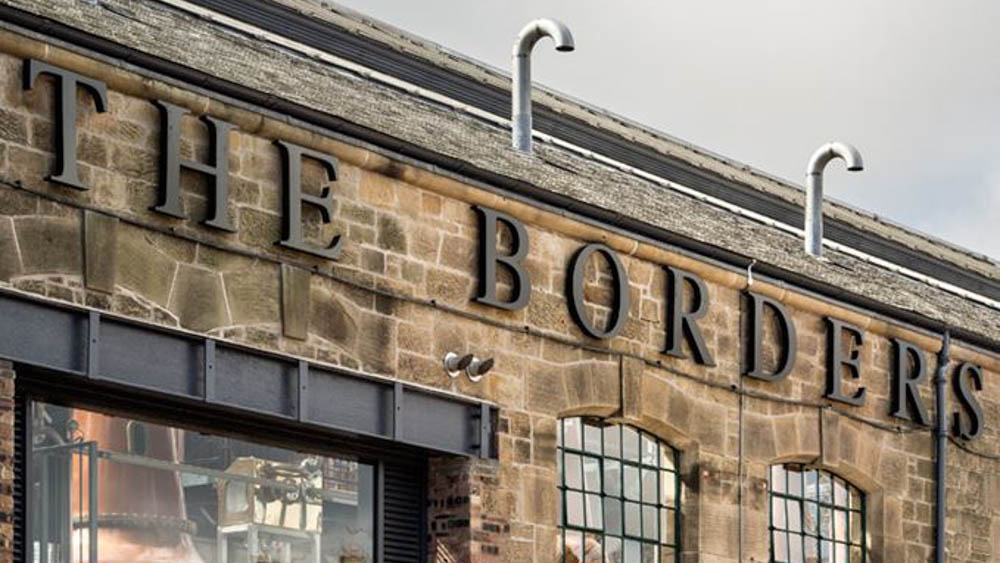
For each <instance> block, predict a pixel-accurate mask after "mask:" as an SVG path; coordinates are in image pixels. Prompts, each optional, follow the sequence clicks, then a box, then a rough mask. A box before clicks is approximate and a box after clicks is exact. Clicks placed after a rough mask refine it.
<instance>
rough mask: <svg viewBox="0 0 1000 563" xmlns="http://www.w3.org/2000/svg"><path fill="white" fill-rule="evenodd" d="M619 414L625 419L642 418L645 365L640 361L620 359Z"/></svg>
mask: <svg viewBox="0 0 1000 563" xmlns="http://www.w3.org/2000/svg"><path fill="white" fill-rule="evenodd" d="M621 362H622V374H621V375H622V382H621V383H622V385H621V412H622V416H624V417H625V418H631V419H633V420H637V419H639V418H640V417H642V388H643V387H642V379H643V371H645V368H646V366H645V363H644V362H643V361H642V360H639V359H636V358H630V357H622V359H621Z"/></svg>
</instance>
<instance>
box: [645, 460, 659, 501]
mask: <svg viewBox="0 0 1000 563" xmlns="http://www.w3.org/2000/svg"><path fill="white" fill-rule="evenodd" d="M657 473H659V472H658V471H657V470H655V469H646V468H643V470H642V502H648V503H649V504H656V503H657V501H658V500H659V499H658V498H657V496H658V495H657V492H658V490H659V487H658V486H657V482H656V474H657Z"/></svg>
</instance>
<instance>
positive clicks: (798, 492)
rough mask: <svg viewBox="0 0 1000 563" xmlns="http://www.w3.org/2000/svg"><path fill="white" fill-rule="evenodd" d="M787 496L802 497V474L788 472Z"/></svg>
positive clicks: (799, 472)
mask: <svg viewBox="0 0 1000 563" xmlns="http://www.w3.org/2000/svg"><path fill="white" fill-rule="evenodd" d="M788 494H789V495H791V496H793V497H801V496H802V472H801V471H791V470H789V471H788Z"/></svg>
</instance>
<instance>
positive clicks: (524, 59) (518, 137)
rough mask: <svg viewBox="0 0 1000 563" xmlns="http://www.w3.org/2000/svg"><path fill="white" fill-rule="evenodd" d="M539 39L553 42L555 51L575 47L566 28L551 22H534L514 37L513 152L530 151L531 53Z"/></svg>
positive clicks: (543, 20)
mask: <svg viewBox="0 0 1000 563" xmlns="http://www.w3.org/2000/svg"><path fill="white" fill-rule="evenodd" d="M543 37H551V38H552V39H553V40H554V41H555V42H556V51H572V50H573V49H575V48H576V45H575V44H574V43H573V35H572V34H571V33H570V32H569V28H568V27H566V25H565V24H563V23H561V22H558V21H555V20H548V19H541V20H534V21H533V22H531V23H529V24H528V25H526V26H524V29H522V30H521V33H519V34H518V36H517V41H516V42H515V43H514V52H513V56H512V59H513V61H512V63H513V70H512V75H513V84H512V86H511V94H512V97H513V99H512V100H511V117H510V120H511V126H512V128H513V131H512V134H513V138H512V139H511V141H512V144H513V145H514V148H515V149H517V150H519V151H521V152H525V153H530V152H531V50H532V49H533V48H534V46H535V43H538V40H539V39H541V38H543Z"/></svg>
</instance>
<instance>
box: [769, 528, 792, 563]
mask: <svg viewBox="0 0 1000 563" xmlns="http://www.w3.org/2000/svg"><path fill="white" fill-rule="evenodd" d="M773 539H774V560H775V561H788V534H786V533H785V532H774V533H773Z"/></svg>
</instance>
